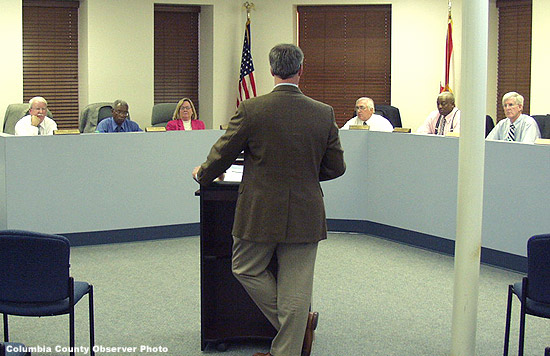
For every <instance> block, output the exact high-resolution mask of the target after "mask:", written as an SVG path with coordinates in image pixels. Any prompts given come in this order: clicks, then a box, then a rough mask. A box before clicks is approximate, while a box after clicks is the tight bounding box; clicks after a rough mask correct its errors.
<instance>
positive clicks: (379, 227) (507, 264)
mask: <svg viewBox="0 0 550 356" xmlns="http://www.w3.org/2000/svg"><path fill="white" fill-rule="evenodd" d="M327 226H328V229H329V231H335V232H356V233H361V234H367V235H373V236H376V237H380V238H384V239H388V240H392V241H398V242H401V243H404V244H408V245H411V246H415V247H420V248H425V249H427V250H430V251H435V252H439V253H443V254H446V255H450V256H454V250H455V242H454V240H451V239H445V238H442V237H439V236H433V235H428V234H424V233H420V232H416V231H411V230H406V229H401V228H398V227H394V226H389V225H384V224H379V223H375V222H372V221H365V220H343V219H327ZM481 263H483V264H486V265H491V266H495V267H499V268H505V269H510V270H513V271H516V272H521V273H526V272H527V257H525V256H519V255H514V254H511V253H508V252H502V251H498V250H494V249H490V248H486V247H482V248H481Z"/></svg>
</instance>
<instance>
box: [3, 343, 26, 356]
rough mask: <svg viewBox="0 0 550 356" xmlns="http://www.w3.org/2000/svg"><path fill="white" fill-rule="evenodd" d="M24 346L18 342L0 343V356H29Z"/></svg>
mask: <svg viewBox="0 0 550 356" xmlns="http://www.w3.org/2000/svg"><path fill="white" fill-rule="evenodd" d="M30 355H31V353H30V351H29V352H27V351H26V348H25V345H23V344H20V343H18V342H6V343H4V342H0V356H30Z"/></svg>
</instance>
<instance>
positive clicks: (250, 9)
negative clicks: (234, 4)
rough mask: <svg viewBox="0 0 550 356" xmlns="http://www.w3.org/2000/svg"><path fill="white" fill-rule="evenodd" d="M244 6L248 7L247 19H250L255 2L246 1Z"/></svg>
mask: <svg viewBox="0 0 550 356" xmlns="http://www.w3.org/2000/svg"><path fill="white" fill-rule="evenodd" d="M243 7H244V8H245V9H246V19H247V20H250V11H252V9H253V8H254V3H253V2H248V1H245V2H244V4H243Z"/></svg>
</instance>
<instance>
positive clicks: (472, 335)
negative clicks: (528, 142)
mask: <svg viewBox="0 0 550 356" xmlns="http://www.w3.org/2000/svg"><path fill="white" fill-rule="evenodd" d="M488 21H489V1H488V0H463V1H462V55H461V58H462V60H461V62H462V65H461V90H460V93H462V96H461V98H460V103H461V104H460V105H461V107H460V109H461V121H460V145H459V157H458V161H459V162H458V206H457V232H456V245H455V274H454V295H453V317H452V328H451V339H452V340H451V356H473V355H475V346H476V327H477V305H478V294H479V264H480V254H481V225H482V214H483V168H484V160H485V115H486V102H487V101H486V95H487V47H488V45H487V41H488Z"/></svg>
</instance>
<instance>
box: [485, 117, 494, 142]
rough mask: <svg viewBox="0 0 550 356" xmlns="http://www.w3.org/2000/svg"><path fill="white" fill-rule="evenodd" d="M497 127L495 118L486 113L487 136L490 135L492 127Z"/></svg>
mask: <svg viewBox="0 0 550 356" xmlns="http://www.w3.org/2000/svg"><path fill="white" fill-rule="evenodd" d="M494 128H495V122H494V121H493V118H492V117H491V116H489V115H485V137H487V136H488V135H489V132H491V130H492V129H494Z"/></svg>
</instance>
